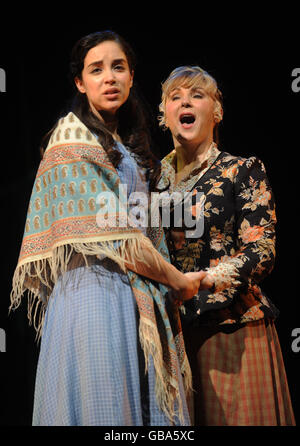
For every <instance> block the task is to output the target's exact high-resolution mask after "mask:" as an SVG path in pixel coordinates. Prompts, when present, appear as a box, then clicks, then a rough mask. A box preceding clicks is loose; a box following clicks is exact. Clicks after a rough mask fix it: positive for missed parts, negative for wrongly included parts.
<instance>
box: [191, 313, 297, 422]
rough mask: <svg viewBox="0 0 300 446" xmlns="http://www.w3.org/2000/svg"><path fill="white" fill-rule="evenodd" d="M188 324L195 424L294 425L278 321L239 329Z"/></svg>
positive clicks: (254, 323) (262, 321)
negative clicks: (278, 332)
mask: <svg viewBox="0 0 300 446" xmlns="http://www.w3.org/2000/svg"><path fill="white" fill-rule="evenodd" d="M183 328H184V334H185V342H186V349H187V353H188V356H189V360H190V364H191V368H192V372H193V387H194V399H193V401H191V402H190V407H191V408H192V409H191V411H192V412H193V413H191V419H192V420H194V421H192V422H193V423H194V424H195V425H202V426H294V425H295V419H294V414H293V408H292V404H291V398H290V393H289V388H288V383H287V377H286V372H285V367H284V363H283V358H282V353H281V348H280V344H279V340H278V336H277V332H276V328H275V326H274V322H273V321H265V320H260V321H256V322H251V323H248V324H245V325H243V326H240V327H239V328H238V329H237V328H234V327H232V326H231V327H229V326H227V327H225V328H224V326H223V328H222V329H213V328H208V327H200V328H199V327H197V328H195V327H193V329H191V328H190V327H186V326H185V325H184V324H183ZM209 330H210V332H209Z"/></svg>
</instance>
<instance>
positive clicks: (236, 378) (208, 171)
mask: <svg viewBox="0 0 300 446" xmlns="http://www.w3.org/2000/svg"><path fill="white" fill-rule="evenodd" d="M175 174H176V152H175V151H173V152H171V153H169V155H167V156H166V157H165V158H164V159H163V161H162V178H161V183H160V188H161V189H163V190H164V189H165V188H166V187H168V188H169V192H170V193H174V192H180V193H186V192H188V193H190V194H191V195H192V197H193V199H192V200H191V204H190V214H191V215H192V216H193V217H194V218H196V216H197V218H200V219H202V220H201V221H202V223H203V224H202V226H201V225H199V228H200V229H201V231H200V232H201V233H199V234H198V235H197V236H196V237H195V236H194V237H193V234H192V233H191V231H190V232H187V229H188V228H187V227H186V226H185V224H184V219H183V220H182V221H181V222H178V221H175V220H176V219H175V210H174V209H175V208H174V209H173V212H174V218H173V222H172V219H171V226H170V227H169V228H167V229H166V236H167V240H168V245H169V250H170V255H171V260H172V263H173V264H174V265H175V266H176V267H177V268H178V269H179V270H181V271H182V272H188V271H199V270H205V271H207V272H208V273H209V274H210V275H211V276H212V277H213V278H214V283H215V285H214V287H213V289H209V290H201V291H199V292H198V294H197V296H195V297H194V298H193V299H191V300H190V301H188V302H186V303H185V304H184V306H182V308H181V310H182V315H181V318H182V324H183V332H184V339H185V345H186V349H187V354H188V357H189V361H190V365H191V368H192V374H193V388H194V398H193V400H192V401H191V403H190V406H191V417H192V420H193V423H195V424H196V425H206V426H279V425H280V426H287V425H295V419H294V414H293V408H292V403H291V397H290V392H289V387H288V381H287V376H286V371H285V366H284V361H283V357H282V353H281V348H280V343H279V340H278V336H277V332H276V328H275V321H276V318H277V316H278V314H279V311H278V309H277V308H276V307H275V306H274V304H273V303H272V301H271V299H270V298H269V297H268V296H267V295H266V294H265V293H264V292H263V291H262V289H261V287H260V283H261V281H262V280H263V278H264V277H266V276H267V275H268V274H269V273H270V272H271V271H272V269H273V266H274V260H275V223H276V215H275V203H274V198H273V194H272V190H271V187H270V184H269V181H268V178H267V175H266V170H265V167H264V165H263V163H262V162H261V161H260V160H259V159H258V158H256V157H250V158H247V159H246V158H243V157H239V156H233V155H231V154H229V153H227V152H222V151H220V150H219V149H218V147H217V146H216V144H214V143H213V144H212V145H211V147H210V149H209V151H208V153H207V156H206V158H205V159H204V160H203V162H202V163H201V164H199V165H198V166H196V168H195V169H193V171H192V172H190V173H189V174H187V175H186V176H185V177H184V178H183V179H182V180H181V181H179V182H178V183H176V181H175ZM197 197H198V198H197ZM176 206H180V204H178V203H177V205H176ZM185 206H186V203H185ZM177 215H179V214H178V212H177ZM195 221H196V219H195ZM200 226H201V227H200ZM187 234H190V235H189V236H187ZM194 234H196V232H194Z"/></svg>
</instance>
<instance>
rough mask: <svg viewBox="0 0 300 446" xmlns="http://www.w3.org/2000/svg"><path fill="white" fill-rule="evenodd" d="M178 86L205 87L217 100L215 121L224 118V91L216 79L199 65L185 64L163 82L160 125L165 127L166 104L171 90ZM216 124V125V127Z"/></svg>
mask: <svg viewBox="0 0 300 446" xmlns="http://www.w3.org/2000/svg"><path fill="white" fill-rule="evenodd" d="M178 87H184V88H193V87H201V88H203V89H204V90H205V91H206V92H207V93H208V94H209V95H210V96H211V97H212V99H213V100H214V101H215V110H214V116H215V122H216V126H217V125H218V124H219V122H220V121H222V118H223V105H222V103H223V102H222V93H221V91H220V90H219V88H218V85H217V82H216V80H215V79H214V78H213V77H212V76H211V75H210V74H208V73H207V72H206V71H205V70H203V69H202V68H200V67H198V66H189V65H185V66H182V67H178V68H175V70H173V71H172V72H171V74H170V75H169V77H168V78H167V79H166V80H165V81H164V82H163V83H162V97H161V103H160V105H159V111H160V115H159V117H158V120H159V125H160V126H163V127H165V126H166V120H165V106H166V101H167V98H168V96H169V95H170V93H171V91H172V90H174V89H175V88H178ZM216 126H215V127H216Z"/></svg>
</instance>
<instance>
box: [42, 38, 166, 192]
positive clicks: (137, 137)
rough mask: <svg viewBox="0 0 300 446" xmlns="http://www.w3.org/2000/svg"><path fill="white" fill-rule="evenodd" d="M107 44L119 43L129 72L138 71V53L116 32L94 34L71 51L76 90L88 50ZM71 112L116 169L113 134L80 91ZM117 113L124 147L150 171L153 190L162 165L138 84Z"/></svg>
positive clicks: (43, 144)
mask: <svg viewBox="0 0 300 446" xmlns="http://www.w3.org/2000/svg"><path fill="white" fill-rule="evenodd" d="M105 41H113V42H116V43H117V44H118V45H119V46H120V48H121V49H122V51H123V52H124V54H125V55H126V58H127V62H128V66H129V69H130V71H131V72H132V71H134V70H135V67H136V57H135V54H134V52H133V50H132V48H131V46H130V45H129V44H128V43H127V42H126V41H125V40H124V39H123V38H122V37H121V36H119V35H118V34H117V33H115V32H113V31H100V32H95V33H92V34H89V35H87V36H85V37H83V38H81V39H80V40H79V41H78V42H77V43H76V44H75V45H74V47H73V49H72V52H71V61H70V77H71V82H72V84H73V85H74V88H75V83H74V80H75V78H79V79H81V75H82V70H83V68H84V60H85V57H86V55H87V53H88V51H89V50H90V49H91V48H94V47H95V46H97V45H99V44H100V43H102V42H105ZM71 111H72V112H73V113H74V114H75V115H76V116H77V117H78V118H79V119H80V121H81V122H83V124H85V125H86V127H87V128H88V129H89V130H90V131H91V132H92V133H94V134H96V135H97V137H98V140H99V142H100V144H101V145H102V147H103V148H104V150H105V151H106V152H107V155H108V157H109V159H110V161H111V162H112V164H113V165H114V167H117V166H118V164H119V162H120V160H121V158H122V155H121V153H120V152H119V151H118V150H117V149H116V148H115V141H114V139H113V136H112V134H111V133H110V132H109V130H108V129H107V128H106V126H105V124H104V123H103V122H101V121H100V120H99V119H98V118H97V117H96V116H95V114H94V113H93V112H92V110H91V108H90V105H89V102H88V99H87V97H86V95H85V94H82V93H80V92H79V91H78V90H77V89H76V93H75V96H74V98H73V101H72V104H71ZM117 113H118V115H117V116H118V134H119V136H120V137H121V139H122V142H123V144H124V145H125V146H126V147H128V149H129V150H130V151H131V152H132V153H134V154H135V155H136V159H137V162H138V164H139V165H140V166H142V167H145V168H146V169H147V174H148V179H149V181H150V188H154V187H155V184H156V182H157V178H158V176H159V174H160V162H159V160H158V158H156V156H155V155H154V153H153V152H152V151H151V136H150V131H149V127H151V114H150V111H149V108H148V109H147V107H146V103H145V101H144V100H142V98H141V97H140V95H139V94H138V92H137V88H136V87H135V85H133V86H132V87H131V90H130V94H129V97H128V99H127V101H126V102H125V103H124V104H123V105H122V106H121V107H120V109H119V110H118V112H117ZM55 127H56V126H55ZM55 127H54V128H55ZM54 128H53V129H51V130H50V132H48V133H47V135H46V136H45V138H44V140H43V142H42V147H41V153H43V152H44V150H45V148H46V145H47V143H48V141H49V138H50V136H51V134H52V132H53V130H54Z"/></svg>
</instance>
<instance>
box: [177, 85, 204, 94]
mask: <svg viewBox="0 0 300 446" xmlns="http://www.w3.org/2000/svg"><path fill="white" fill-rule="evenodd" d="M181 88H186V89H187V90H188V89H190V90H191V91H192V92H194V91H197V90H201V91H203V92H204V93H205V92H206V90H205V89H204V88H203V87H200V86H198V87H197V86H196V85H195V86H194V87H180V86H178V87H175V88H172V90H171V91H170V93H169V95H171V94H172V93H175V92H178V91H180V89H181Z"/></svg>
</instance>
